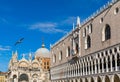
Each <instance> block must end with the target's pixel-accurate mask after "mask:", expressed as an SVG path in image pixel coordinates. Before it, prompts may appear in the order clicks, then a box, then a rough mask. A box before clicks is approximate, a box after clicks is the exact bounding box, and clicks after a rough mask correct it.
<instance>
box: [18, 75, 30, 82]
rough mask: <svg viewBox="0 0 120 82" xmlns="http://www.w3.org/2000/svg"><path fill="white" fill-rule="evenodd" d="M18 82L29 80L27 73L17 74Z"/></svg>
mask: <svg viewBox="0 0 120 82" xmlns="http://www.w3.org/2000/svg"><path fill="white" fill-rule="evenodd" d="M18 82H29V79H28V75H27V74H21V75H20V76H19V79H18Z"/></svg>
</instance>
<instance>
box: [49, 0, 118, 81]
mask: <svg viewBox="0 0 120 82" xmlns="http://www.w3.org/2000/svg"><path fill="white" fill-rule="evenodd" d="M119 33H120V1H119V0H112V1H111V2H108V3H107V4H106V5H104V6H103V7H102V8H100V10H98V11H97V12H96V13H94V14H93V15H91V16H90V17H88V19H86V20H85V22H83V23H81V22H80V18H79V17H77V24H76V25H75V26H74V25H73V30H72V31H70V32H69V33H68V34H67V35H66V36H64V37H63V38H61V39H60V40H59V41H58V42H56V43H55V44H53V45H52V46H51V67H50V74H51V82H120V35H119Z"/></svg>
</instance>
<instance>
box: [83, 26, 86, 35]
mask: <svg viewBox="0 0 120 82" xmlns="http://www.w3.org/2000/svg"><path fill="white" fill-rule="evenodd" d="M85 36H86V29H85V28H84V29H83V37H85Z"/></svg>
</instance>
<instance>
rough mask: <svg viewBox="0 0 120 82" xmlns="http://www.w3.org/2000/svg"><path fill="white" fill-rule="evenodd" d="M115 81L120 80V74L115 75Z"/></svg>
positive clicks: (119, 81) (118, 81)
mask: <svg viewBox="0 0 120 82" xmlns="http://www.w3.org/2000/svg"><path fill="white" fill-rule="evenodd" d="M114 82H120V78H119V76H118V75H116V74H115V75H114Z"/></svg>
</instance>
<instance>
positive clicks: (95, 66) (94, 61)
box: [94, 59, 97, 74]
mask: <svg viewBox="0 0 120 82" xmlns="http://www.w3.org/2000/svg"><path fill="white" fill-rule="evenodd" d="M94 62H95V74H96V73H97V64H96V59H95V60H94Z"/></svg>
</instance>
